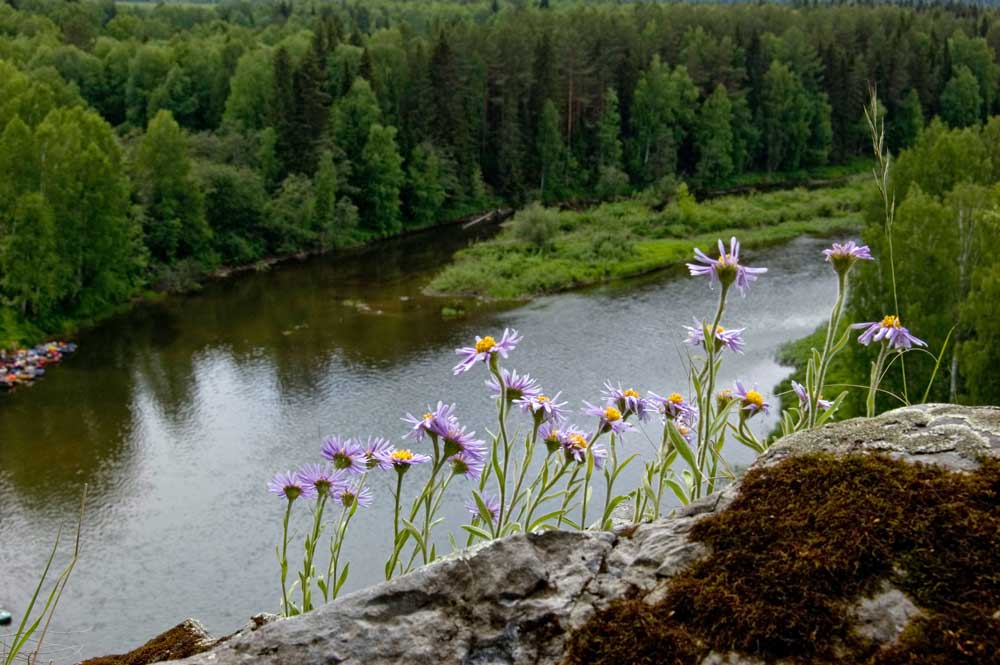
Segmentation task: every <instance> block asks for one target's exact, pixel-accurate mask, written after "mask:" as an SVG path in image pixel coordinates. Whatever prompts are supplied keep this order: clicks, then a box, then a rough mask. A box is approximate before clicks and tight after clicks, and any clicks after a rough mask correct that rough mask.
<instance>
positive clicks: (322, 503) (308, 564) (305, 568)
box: [300, 493, 327, 613]
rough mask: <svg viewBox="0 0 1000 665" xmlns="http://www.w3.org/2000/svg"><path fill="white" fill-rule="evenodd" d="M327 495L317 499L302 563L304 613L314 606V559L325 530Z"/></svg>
mask: <svg viewBox="0 0 1000 665" xmlns="http://www.w3.org/2000/svg"><path fill="white" fill-rule="evenodd" d="M326 498H327V495H326V494H325V493H324V494H322V495H320V497H319V498H318V499H316V509H315V512H314V513H313V528H312V533H311V534H310V536H309V538H308V539H307V540H306V555H305V559H304V560H303V561H302V575H301V580H300V581H301V583H302V612H303V613H305V612H309V611H310V610H312V609H313V606H312V579H313V572H314V571H313V559H314V558H315V556H316V543H317V542H318V541H319V532H320V530H321V529H322V528H323V509H324V508H325V507H326Z"/></svg>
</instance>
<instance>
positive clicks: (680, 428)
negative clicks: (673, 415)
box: [677, 425, 691, 436]
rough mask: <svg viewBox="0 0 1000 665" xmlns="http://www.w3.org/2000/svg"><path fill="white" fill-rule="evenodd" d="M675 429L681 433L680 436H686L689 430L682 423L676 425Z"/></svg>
mask: <svg viewBox="0 0 1000 665" xmlns="http://www.w3.org/2000/svg"><path fill="white" fill-rule="evenodd" d="M677 431H678V432H680V433H681V436H687V435H688V432H690V431H691V430H689V429H688V428H687V427H685V426H684V425H678V426H677Z"/></svg>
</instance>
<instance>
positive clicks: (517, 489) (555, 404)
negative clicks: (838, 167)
mask: <svg viewBox="0 0 1000 665" xmlns="http://www.w3.org/2000/svg"><path fill="white" fill-rule="evenodd" d="M718 248H719V257H718V258H717V259H716V258H711V257H709V256H707V255H706V254H704V253H703V252H701V251H700V250H695V261H696V262H695V263H690V264H688V267H689V269H690V272H691V275H693V276H697V277H707V278H708V280H709V285H710V287H714V286H715V285H719V286H720V287H721V288H720V289H719V299H718V303H717V306H716V309H715V313H714V315H713V316H712V317H711V318H710V319H709V318H706V319H697V318H696V319H695V322H694V325H693V326H683V328H684V329H685V330H686V332H687V335H686V341H687V343H689V344H691V345H692V346H693V347H695V348H696V349H697V350H698V352H699V353H698V354H697V355H696V356H693V357H691V358H690V367H691V370H690V374H689V390H690V392H689V395H685V394H684V392H682V390H683V389H681V390H674V391H673V392H665V393H664V394H662V395H661V394H658V393H655V392H651V391H650V392H646V393H645V396H644V395H643V393H641V392H640V391H639V390H636V389H635V388H633V387H626V386H624V385H623V384H621V383H612V382H611V381H608V382H606V383H605V385H604V390H603V391H602V393H601V395H600V398H599V399H596V400H594V401H593V402H590V401H584V402H583V403H582V407H581V408H580V409H579V410H578V411H576V412H575V413H574V411H573V410H572V409H570V408H569V407H568V403H567V401H565V400H562V399H561V395H562V393H561V392H559V391H555V392H547V391H545V390H543V388H542V386H541V384H540V383H539V382H538V381H537V380H536V379H535V378H533V377H532V376H531V375H529V374H526V373H520V372H518V371H517V370H516V369H514V368H509V367H504V366H502V364H503V363H504V362H505V361H507V360H508V359H509V358H510V357H511V355H512V354H513V353H514V352H515V350H516V349H517V347H518V345H519V344H520V343H521V342H522V337H521V335H520V334H518V332H517V331H516V330H512V329H506V330H504V331H503V334H502V335H499V336H498V337H493V336H490V335H487V336H485V337H476V340H475V343H474V344H473V345H471V346H467V347H462V348H459V349H456V353H457V354H458V355H459V356H460V361H459V362H458V364H456V365H455V366H454V368H453V373H454V374H455V375H459V374H464V373H467V372H470V371H479V368H480V367H481V368H482V370H483V371H485V373H486V375H485V377H484V378H485V385H486V388H487V394H488V396H489V398H490V399H492V400H493V401H494V402H495V404H496V413H497V421H496V426H495V427H491V428H490V429H491V430H492V431H489V434H488V438H486V439H481V438H477V437H476V433H475V432H474V431H471V430H470V429H469V428H468V427H467V426H466V425H465V424H463V423H462V422H461V421H460V420H459V418H458V415H457V414H456V408H455V405H454V404H446V403H445V402H441V401H439V402H438V403H437V405H436V406H428V407H427V409H426V410H425V411H424V412H423V413H422V414H421V415H413V414H412V413H407V414H406V415H405V416H403V417H402V419H401V420H402V422H403V423H404V424H405V433H403V437H402V438H403V440H405V441H407V442H408V443H407V445H408V447H399V448H397V447H394V446H393V445H392V444H391V443H390V441H389V440H388V439H384V438H380V437H368V438H367V439H365V440H362V439H358V438H344V437H339V436H333V437H329V438H327V439H326V440H324V441H323V444H322V447H321V450H320V455H321V456H322V458H324V459H325V463H312V464H307V465H305V466H303V467H302V468H301V469H299V470H298V471H296V472H283V473H279V474H277V475H276V476H275V477H274V479H273V480H272V481H271V482H270V483H269V485H268V487H269V489H270V491H271V492H273V493H274V494H276V495H278V496H281V497H284V498H285V499H286V501H287V506H286V510H285V515H284V530H283V540H282V545H281V547H280V549H279V553H278V558H279V562H280V564H281V587H282V599H283V603H284V609H285V613H286V614H294V613H298V612H305V611H309V610H310V609H312V607H313V602H312V588H313V586H314V585H316V586H318V587H319V589H320V590H321V591H322V593H323V596H324V599H325V600H329V599H330V598H335V597H336V596H337V594H338V592H339V591H340V589H341V587H342V586H343V584H344V581H345V580H346V578H347V574H348V569H349V564H347V565H344V566H343V567H341V565H340V552H341V548H342V546H343V542H344V539H345V536H346V533H347V529H348V526H349V524H350V522H351V519H352V517H353V516H354V515H355V513H356V512H357V510H358V509H359V508H366V507H368V506H370V505H371V504H372V501H373V495H372V491H371V489H370V487H369V486H368V484H367V483H366V479H367V477H368V474H372V473H387V474H394V480H395V483H394V491H393V492H392V499H393V539H392V543H391V548H390V555H389V557H388V560H387V561H386V564H385V576H386V579H389V578H391V577H392V576H394V575H397V574H400V573H405V572H407V571H409V570H411V569H412V568H413V567H414V566H416V565H420V564H426V563H429V562H431V561H433V560H434V559H435V558H437V556H438V552H437V546H438V543H440V542H441V539H440V538H436V537H435V533H434V530H435V527H436V526H437V525H439V524H440V523H441V522H442V518H441V517H439V514H440V511H441V507H442V503H443V502H444V501H445V498H446V496H449V494H448V489H449V487H450V486H451V484H452V482H454V481H455V479H461V480H462V481H464V482H467V483H469V489H468V499H467V500H465V501H464V505H465V508H466V510H467V511H468V513H469V515H470V519H469V522H468V523H467V524H464V525H462V528H463V529H464V531H465V532H466V534H467V541H466V544H467V545H468V544H471V543H472V542H474V541H475V540H476V539H483V540H490V539H494V538H499V537H502V536H505V535H508V534H511V533H515V532H519V531H520V532H536V531H540V530H544V529H551V528H559V527H562V526H568V527H571V528H578V529H589V528H597V529H607V528H610V527H611V524H612V519H613V516H614V515H615V514H616V510H617V509H618V508H619V507H620V506H622V507H623V506H624V505H626V502H630V503H631V517H632V519H633V520H635V521H640V520H643V519H650V518H656V517H658V516H659V515H660V514H661V510H662V508H663V504H664V494H665V493H666V490H667V489H669V490H670V491H671V492H672V494H673V495H674V496H675V497H676V498H677V500H679V501H680V502H682V503H687V502H689V501H692V500H694V499H697V498H699V497H700V496H702V495H704V494H706V493H711V492H712V491H714V490H715V489H716V488H717V487H718V486H719V483H721V482H724V481H725V480H727V479H730V478H732V477H733V472H732V470H731V469H730V468H729V466H728V465H727V464H726V461H725V459H724V456H723V448H724V446H725V444H726V443H727V441H730V440H732V441H736V442H739V443H741V444H743V445H746V446H748V447H750V448H751V449H753V450H755V451H757V452H763V451H764V450H765V449H766V448H767V445H768V441H767V440H762V439H760V438H758V437H757V435H755V434H754V433H753V431H751V428H750V424H749V423H750V422H751V421H752V419H753V418H755V417H757V416H758V415H759V414H766V413H768V412H769V410H770V408H771V404H770V403H769V402H768V400H767V398H766V397H765V395H764V394H763V393H762V392H761V391H760V390H758V388H757V387H756V386H753V385H752V384H749V383H744V382H743V381H741V380H737V381H735V382H734V383H733V384H732V385H731V386H728V387H722V388H721V389H720V388H719V372H720V368H721V367H722V364H723V363H722V360H723V358H724V357H726V355H728V354H727V353H726V352H735V353H742V352H743V349H744V346H745V343H744V338H743V333H744V331H745V329H744V328H726V327H723V320H724V318H725V313H726V304H727V296H728V294H729V290H730V288H731V287H732V286H733V285H735V286H736V288H737V289H738V290H739V291H740V294H741V295H742V296H743V297H746V296H747V294H748V291H749V287H750V285H751V283H753V282H754V281H756V280H757V279H758V277H759V276H760V275H762V274H764V273H766V271H767V269H766V268H751V267H747V266H744V265H742V264H741V263H740V244H739V242H737V240H736V239H735V238H733V239H732V240H731V241H730V243H729V246H728V249H727V247H726V246H725V245H724V244H723V243H722V241H721V240H720V241H719V243H718ZM823 254H824V256H825V257H826V260H827V261H828V262H829V263H830V264H831V266H832V267H833V269H834V271H835V273H836V275H837V278H838V282H839V290H838V297H837V301H836V303H835V305H834V308H833V310H832V313H831V316H830V323H829V328H828V333H827V339H826V344H825V346H824V348H823V350H822V351H821V352H820V351H816V350H814V351H813V359H812V360H811V361H810V363H809V365H808V367H807V372H806V379H805V382H804V383H803V384H800V383H798V382H794V381H793V382H792V390H793V392H794V394H795V396H796V397H797V404H794V405H793V406H790V407H789V408H787V409H785V410H784V411H783V413H782V430H783V432H785V433H788V432H790V431H795V430H798V429H803V428H808V427H816V426H818V425H821V424H822V423H823V422H825V421H826V420H827V419H828V418H830V417H831V416H832V415H833V413H834V412H835V411H836V409H837V406H838V405H839V403H840V401H841V400H842V399H843V397H844V394H843V393H841V395H839V396H838V397H837V398H836V399H834V400H833V401H830V400H826V399H824V398H823V390H824V387H825V375H826V371H827V368H828V367H829V364H830V360H831V359H832V358H833V356H834V355H835V354H836V353H837V351H839V350H840V349H841V348H842V347H843V346H844V344H845V343H846V341H847V334H848V333H849V331H850V329H852V328H854V329H863V332H862V333H861V336H860V338H859V341H860V343H862V344H864V345H869V344H880V345H881V351H880V355H879V359H878V361H876V363H873V370H872V381H871V385H870V389H869V392H870V394H874V391H876V390H877V385H878V381H879V380H880V378H881V376H882V374H883V370H884V361H885V358H886V357H887V355H888V354H890V353H902V352H904V351H906V350H909V349H910V348H912V347H914V346H921V345H923V344H924V343H923V341H922V340H919V339H917V338H916V337H914V336H913V335H911V334H910V333H909V331H908V330H907V329H906V328H904V327H903V326H902V324H901V322H900V320H899V318H898V317H897V316H887V317H885V318H884V319H882V320H881V321H878V322H874V323H863V324H855V325H854V326H851V327H849V328H847V330H846V331H845V332H844V334H843V335H841V336H840V337H838V334H839V330H840V329H841V328H842V327H843V326H842V325H841V324H842V323H843V321H842V316H843V312H842V310H843V303H844V298H845V293H846V289H847V278H848V273H849V272H850V270H851V267H852V266H853V265H854V263H856V262H857V261H869V260H873V259H872V256H871V253H870V251H869V250H868V248H867V247H865V246H858V245H857V244H855V243H854V242H847V243H844V244H837V243H835V244H834V245H833V247H832V248H830V249H827V250H826V251H824V252H823ZM835 340H836V341H835ZM572 419H580V420H579V423H580V424H576V423H573V422H571V420H572ZM651 421H658V422H659V424H660V425H661V426H662V429H661V434H660V437H659V444H658V445H657V444H653V445H654V448H655V452H656V454H655V455H654V456H652V457H651V458H650V459H648V460H647V461H645V463H644V473H643V474H642V482H641V484H640V485H639V486H638V487H635V488H633V489H631V490H630V491H628V492H626V493H624V494H619V493H616V485H618V484H619V482H618V481H619V479H620V477H621V474H622V472H623V471H624V470H625V469H626V468H627V467H628V466H629V464H630V463H631V462H632V461H633V460H634V459H635V458H636V457H637V456H638V452H637V451H635V450H629V449H628V447H627V446H626V445H625V441H626V439H629V440H631V437H633V435H635V434H636V433H638V432H644V428H645V427H646V426H647V425H648V424H649V423H650V422H651ZM680 462H683V464H682V465H681V471H680V474H679V475H678V474H677V473H676V469H677V467H678V465H679V463H680ZM415 466H424V467H425V471H424V472H421V473H419V474H418V477H417V479H414V478H413V477H412V476H410V475H409V474H410V470H411V469H412V468H413V467H415ZM595 476H598V477H599V478H598V480H599V479H600V478H603V497H598V498H599V499H603V501H602V503H601V504H600V505H599V507H598V508H597V509H595V508H594V507H592V506H591V499H592V493H593V484H594V481H595ZM407 478H410V479H411V480H410V481H407ZM410 485H412V488H411V487H410ZM407 490H408V491H407ZM406 497H409V498H408V499H407V500H404V499H406ZM299 500H303V501H311V502H313V526H312V530H311V531H310V533H309V534H307V536H306V539H305V556H304V561H303V567H302V571H301V572H300V573H299V584H300V585H301V594H302V601H301V604H300V605H296V604H294V603H292V602H291V600H290V599H289V595H288V590H287V584H286V578H287V570H288V557H287V549H288V521H289V516H290V514H291V511H292V506H293V504H295V503H296V502H298V501H299ZM328 503H333V504H334V505H336V506H338V507H339V516H338V517H337V519H336V520H334V521H333V522H332V524H333V530H332V533H331V537H330V559H329V565H328V566H327V573H326V575H325V576H323V575H317V574H316V571H315V569H314V565H315V551H316V546H317V542H318V541H319V539H320V537H321V535H322V531H323V528H324V526H325V523H324V510H325V508H326V507H327V504H328ZM451 542H452V544H453V547H454V546H457V544H456V543H455V540H454V537H453V536H452V537H451Z"/></svg>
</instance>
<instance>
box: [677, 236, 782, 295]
mask: <svg viewBox="0 0 1000 665" xmlns="http://www.w3.org/2000/svg"><path fill="white" fill-rule="evenodd" d="M694 259H695V261H698V262H699V263H689V264H687V267H688V270H689V271H690V272H691V275H693V276H695V275H708V277H709V279H710V280H711V281H710V282H709V283H710V284H715V283H716V282H719V283H721V284H722V285H723V286H724V287H728V286H729V285H730V284H732V283H733V282H736V288H738V289H739V290H740V295H742V296H746V294H747V293H746V292H747V289H748V288H750V282H753V281H756V280H757V275H761V274H763V273H765V272H767V268H749V267H747V266H741V265H740V243H739V241H738V240H736V238H735V237H733V238H731V239H730V241H729V253H728V254H727V253H726V246H725V245H724V244H722V240H719V258H718V259H713V258H711V257H709V256H708V255H707V254H705V253H704V252H702V251H701V250H700V249H698V248H697V247H696V248H695V250H694Z"/></svg>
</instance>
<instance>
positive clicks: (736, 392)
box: [732, 381, 771, 418]
mask: <svg viewBox="0 0 1000 665" xmlns="http://www.w3.org/2000/svg"><path fill="white" fill-rule="evenodd" d="M732 394H733V398H734V399H738V400H739V401H740V418H752V417H753V416H755V415H757V413H759V412H763V413H767V411H768V409H770V408H771V405H770V404H768V403H767V402H765V401H764V396H763V395H761V394H760V393H759V392H757V390H755V389H753V388H751V389H750V390H747V389H746V388H745V387H744V386H743V384H742V383H740V382H739V381H737V382H736V387H735V388H734V389H733V393H732Z"/></svg>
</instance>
